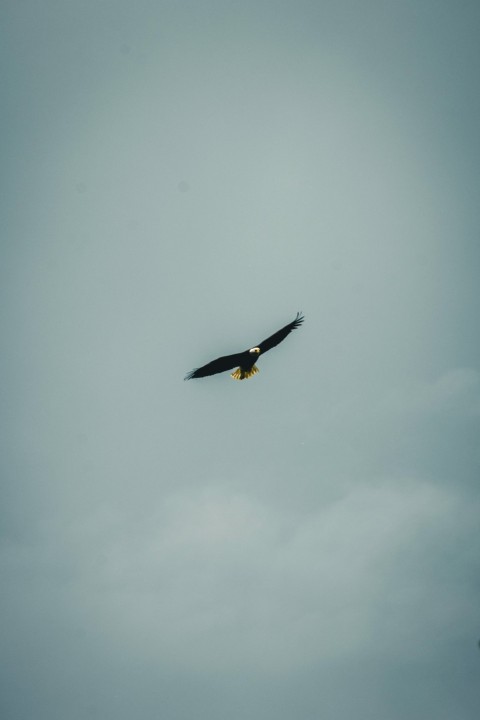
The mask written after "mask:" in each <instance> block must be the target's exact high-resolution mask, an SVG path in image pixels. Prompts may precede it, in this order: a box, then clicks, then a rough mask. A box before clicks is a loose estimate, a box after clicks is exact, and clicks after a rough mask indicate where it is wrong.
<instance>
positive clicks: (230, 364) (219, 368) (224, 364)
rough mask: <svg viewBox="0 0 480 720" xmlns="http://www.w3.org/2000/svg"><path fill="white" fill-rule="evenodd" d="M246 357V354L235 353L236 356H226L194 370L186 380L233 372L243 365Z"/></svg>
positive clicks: (186, 376)
mask: <svg viewBox="0 0 480 720" xmlns="http://www.w3.org/2000/svg"><path fill="white" fill-rule="evenodd" d="M244 355H245V353H235V354H234V355H224V356H223V357H219V358H217V359H216V360H212V362H209V363H207V365H204V366H203V367H201V368H196V369H195V370H192V371H191V372H189V373H188V374H187V375H185V377H184V380H192V379H193V378H201V377H207V376H208V375H216V374H217V373H222V372H225V370H231V369H232V368H234V367H238V365H240V364H241V361H242V356H244Z"/></svg>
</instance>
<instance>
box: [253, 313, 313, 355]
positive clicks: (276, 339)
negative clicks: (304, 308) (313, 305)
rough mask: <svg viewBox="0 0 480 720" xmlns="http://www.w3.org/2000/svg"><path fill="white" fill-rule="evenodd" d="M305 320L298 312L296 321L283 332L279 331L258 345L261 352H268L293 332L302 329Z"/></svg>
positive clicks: (289, 324)
mask: <svg viewBox="0 0 480 720" xmlns="http://www.w3.org/2000/svg"><path fill="white" fill-rule="evenodd" d="M303 320H304V316H303V315H302V314H301V313H299V312H298V313H297V317H296V318H295V320H293V321H292V322H291V323H288V325H285V327H283V328H281V330H277V332H276V333H274V334H273V335H270V337H269V338H267V339H266V340H264V341H263V342H261V343H259V344H258V346H257V347H259V348H260V352H261V353H265V352H267V350H271V349H272V348H274V347H275V346H276V345H278V344H279V343H281V342H282V340H285V338H286V337H287V335H289V334H290V333H291V332H292V330H296V328H298V327H300V325H301V324H302V322H303Z"/></svg>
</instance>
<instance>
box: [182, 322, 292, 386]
mask: <svg viewBox="0 0 480 720" xmlns="http://www.w3.org/2000/svg"><path fill="white" fill-rule="evenodd" d="M303 320H304V317H303V315H301V313H297V317H296V318H295V320H293V321H292V322H291V323H288V325H285V327H283V328H282V329H281V330H277V332H276V333H274V334H273V335H270V337H269V338H267V339H266V340H264V341H263V342H261V343H259V344H258V345H257V346H255V347H252V348H250V350H244V352H240V353H235V354H234V355H224V356H223V357H219V358H217V359H216V360H212V362H209V363H207V365H203V367H201V368H196V369H195V370H192V371H191V372H189V373H188V375H185V378H184V380H191V379H192V378H201V377H207V375H216V374H217V373H222V372H225V370H231V369H232V368H234V367H236V368H237V369H236V370H235V372H233V373H230V374H231V376H232V378H233V379H234V380H246V379H247V378H250V377H253V375H256V374H257V373H258V368H257V366H256V365H255V361H256V360H257V358H258V357H260V355H262V354H263V353H266V352H267V350H271V349H272V348H273V347H275V345H278V344H279V343H281V342H282V340H285V338H286V337H287V335H288V334H289V333H291V332H292V330H295V329H296V328H298V327H300V325H301V324H302V322H303ZM237 366H238V367H237Z"/></svg>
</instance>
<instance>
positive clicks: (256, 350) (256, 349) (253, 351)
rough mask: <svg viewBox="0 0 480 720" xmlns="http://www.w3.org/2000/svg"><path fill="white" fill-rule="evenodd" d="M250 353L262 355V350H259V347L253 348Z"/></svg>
mask: <svg viewBox="0 0 480 720" xmlns="http://www.w3.org/2000/svg"><path fill="white" fill-rule="evenodd" d="M248 352H251V353H260V348H258V347H257V348H251V350H249V351H248Z"/></svg>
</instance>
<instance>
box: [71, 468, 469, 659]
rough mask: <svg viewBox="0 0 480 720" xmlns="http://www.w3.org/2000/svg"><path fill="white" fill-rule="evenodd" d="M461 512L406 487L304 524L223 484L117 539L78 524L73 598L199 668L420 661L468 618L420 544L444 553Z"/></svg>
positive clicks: (362, 491) (156, 652) (450, 502)
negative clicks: (422, 642)
mask: <svg viewBox="0 0 480 720" xmlns="http://www.w3.org/2000/svg"><path fill="white" fill-rule="evenodd" d="M464 511H465V507H462V505H461V503H459V501H458V500H457V499H456V498H455V497H452V496H451V495H449V494H448V493H446V492H445V491H444V490H442V489H439V488H435V487H434V486H432V485H429V484H428V483H419V482H418V481H415V482H414V481H412V480H408V479H404V481H403V483H401V484H400V483H398V484H395V485H394V484H392V483H388V482H386V483H385V484H384V485H377V486H371V487H369V488H368V487H367V488H366V487H365V486H363V485H361V486H359V487H358V488H352V489H351V490H350V491H349V492H348V493H347V494H345V495H344V497H342V498H341V499H340V500H338V501H337V502H333V503H331V504H329V505H327V506H325V507H322V508H319V509H318V510H317V512H315V513H313V514H312V515H310V517H309V518H308V519H307V520H305V519H303V520H302V521H299V519H298V517H297V516H296V515H295V514H293V513H289V512H288V509H286V510H284V511H283V512H280V511H273V510H272V509H271V508H270V507H268V506H266V505H264V504H262V503H261V502H259V501H258V500H256V499H255V498H254V497H252V496H245V495H244V496H241V495H236V496H231V495H228V494H226V493H225V492H224V490H223V489H222V487H221V486H219V485H216V486H213V485H212V486H210V487H208V488H206V489H204V490H201V491H199V492H197V493H190V494H189V495H181V494H179V495H172V496H170V497H169V498H168V499H167V500H166V502H165V505H164V507H163V509H162V512H161V513H158V514H155V513H154V514H152V516H150V517H149V518H148V519H147V522H146V526H145V527H141V525H138V526H136V527H135V528H132V533H128V532H125V528H123V529H122V533H121V534H117V533H113V534H112V533H111V532H110V531H108V528H106V523H105V522H104V520H103V519H100V518H97V521H96V522H93V523H92V520H91V519H89V520H87V521H85V523H81V524H79V525H78V526H77V528H76V530H75V536H76V538H77V543H75V544H77V547H78V542H80V557H81V558H83V561H82V560H81V561H80V562H79V564H78V573H77V575H76V577H75V578H73V579H72V585H71V588H70V590H71V593H72V601H73V602H78V603H80V604H81V605H82V606H83V607H84V608H85V607H89V613H90V614H91V620H92V622H94V623H99V624H100V626H101V627H102V632H104V633H105V632H106V633H107V634H108V635H110V634H111V635H112V636H114V637H116V638H117V640H118V638H121V640H122V644H124V646H125V647H126V648H128V652H132V653H133V655H136V654H138V653H142V652H147V654H148V655H149V656H151V657H154V658H156V660H157V661H160V660H163V661H166V660H167V658H168V659H169V661H171V662H173V663H174V665H176V666H178V667H181V668H184V669H189V670H190V671H192V670H197V671H200V670H201V669H202V668H204V669H205V668H208V669H209V670H211V671H220V670H224V669H225V668H226V667H229V668H231V669H232V670H233V669H236V670H240V669H243V670H245V669H246V668H248V666H249V665H250V664H251V663H252V662H254V663H255V666H256V667H257V668H259V669H262V670H263V671H264V672H267V673H270V672H277V671H282V672H284V671H287V670H298V669H299V668H301V667H303V666H309V665H310V664H311V663H312V662H319V661H331V660H333V659H336V660H338V659H339V658H352V657H354V656H365V655H368V654H369V653H373V652H375V653H378V652H389V649H388V648H389V647H391V646H394V647H395V648H396V650H395V651H396V653H397V654H400V655H401V654H402V653H404V654H411V652H412V640H413V638H414V637H415V635H417V636H421V637H424V638H431V637H432V636H434V635H435V634H436V633H438V632H439V627H440V626H442V627H443V626H444V625H445V623H447V624H448V621H449V620H451V619H452V616H453V617H454V616H456V613H457V612H458V598H456V597H455V593H451V594H449V597H448V602H446V598H445V597H443V598H441V600H440V598H439V597H438V595H437V591H436V587H435V583H436V579H435V574H436V573H435V570H433V571H429V569H428V568H427V567H425V566H424V563H426V562H428V558H427V557H425V556H424V553H423V552H422V551H421V550H419V548H420V547H421V545H422V543H423V542H424V541H426V542H427V545H428V546H429V548H430V550H431V543H432V538H434V539H435V542H438V543H439V545H440V547H441V546H442V545H443V544H444V543H445V540H444V539H443V540H442V535H443V534H444V532H445V530H446V529H448V528H451V527H452V523H453V522H454V520H456V518H457V516H458V513H459V512H464ZM468 514H469V513H467V515H468ZM87 530H88V532H87ZM88 538H89V540H88ZM86 542H90V544H91V548H90V549H88V547H86V546H85V543H86ZM94 547H95V548H96V551H94V549H93V548H94ZM93 553H95V556H94V557H91V555H92V554H93ZM86 558H89V560H88V561H87V560H86ZM399 569H400V571H399ZM427 577H428V578H429V581H428V583H427V584H426V582H425V581H426V578H427ZM439 600H440V603H439ZM439 605H441V607H439ZM442 608H443V610H442ZM402 648H403V649H402ZM417 651H418V652H419V653H420V654H421V649H420V648H417Z"/></svg>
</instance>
